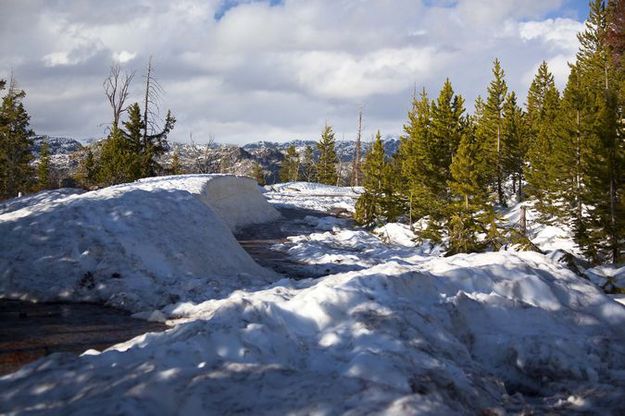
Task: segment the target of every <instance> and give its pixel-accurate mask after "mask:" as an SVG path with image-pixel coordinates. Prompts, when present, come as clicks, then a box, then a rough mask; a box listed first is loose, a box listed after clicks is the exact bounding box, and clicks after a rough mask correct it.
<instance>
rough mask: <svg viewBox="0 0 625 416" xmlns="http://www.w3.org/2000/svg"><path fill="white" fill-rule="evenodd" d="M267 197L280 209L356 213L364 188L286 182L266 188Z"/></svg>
mask: <svg viewBox="0 0 625 416" xmlns="http://www.w3.org/2000/svg"><path fill="white" fill-rule="evenodd" d="M265 189H266V192H265V194H264V195H265V197H266V198H267V199H268V200H269V202H270V203H272V204H274V205H276V206H279V207H291V208H304V209H309V210H314V211H321V212H341V211H345V212H354V210H355V209H354V207H355V205H356V200H357V199H358V197H359V196H360V194H361V193H362V192H363V191H364V190H363V188H362V187H345V186H332V185H323V184H319V183H309V182H286V183H280V184H276V185H267V186H265Z"/></svg>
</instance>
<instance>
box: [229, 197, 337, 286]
mask: <svg viewBox="0 0 625 416" xmlns="http://www.w3.org/2000/svg"><path fill="white" fill-rule="evenodd" d="M277 209H278V211H279V212H280V214H282V217H281V218H279V219H278V220H276V221H273V222H269V223H264V224H255V225H252V226H249V227H246V228H244V229H242V230H240V231H239V232H237V233H236V234H235V237H236V238H237V240H238V241H239V244H240V245H241V247H243V248H244V249H245V251H247V252H248V254H249V255H250V256H251V257H252V258H253V259H254V260H255V261H256V263H258V264H260V265H261V266H263V267H266V268H268V269H271V270H274V271H275V272H277V273H280V274H281V275H284V276H285V277H290V278H291V279H306V278H316V277H321V276H324V275H325V274H326V273H323V272H319V271H317V272H315V271H312V270H311V267H310V265H307V264H305V263H300V262H297V261H295V260H293V259H291V258H289V257H288V256H287V254H286V253H283V252H279V251H276V250H272V249H271V246H273V245H274V244H279V243H283V242H285V241H287V240H286V238H287V237H291V236H296V235H308V234H310V233H314V232H318V231H319V230H316V229H315V228H314V227H313V226H312V225H310V224H309V223H308V222H306V221H305V218H306V217H307V216H310V217H317V218H322V217H327V216H330V215H331V214H328V213H327V212H320V211H313V210H307V209H302V208H283V207H279V208H277ZM315 273H317V274H315Z"/></svg>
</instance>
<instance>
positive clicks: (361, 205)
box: [354, 131, 397, 226]
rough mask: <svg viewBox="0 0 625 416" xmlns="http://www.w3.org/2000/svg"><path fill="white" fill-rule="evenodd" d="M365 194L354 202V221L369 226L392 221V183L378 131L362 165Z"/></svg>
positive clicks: (393, 217) (389, 167) (393, 210)
mask: <svg viewBox="0 0 625 416" xmlns="http://www.w3.org/2000/svg"><path fill="white" fill-rule="evenodd" d="M362 172H363V186H364V188H365V192H364V193H363V194H362V195H361V196H360V197H359V198H358V201H357V202H356V212H355V214H354V219H355V220H356V222H357V223H359V224H362V225H367V226H371V225H373V224H375V223H378V222H381V221H393V220H394V219H395V218H396V214H397V213H396V210H395V207H396V206H397V204H396V201H395V194H394V188H393V183H392V170H391V165H390V164H389V163H388V161H387V160H386V155H385V153H384V145H383V143H382V136H381V135H380V132H379V131H378V132H377V134H376V136H375V140H374V142H373V145H372V146H371V150H370V151H369V152H368V153H367V155H366V156H365V161H364V163H363V164H362Z"/></svg>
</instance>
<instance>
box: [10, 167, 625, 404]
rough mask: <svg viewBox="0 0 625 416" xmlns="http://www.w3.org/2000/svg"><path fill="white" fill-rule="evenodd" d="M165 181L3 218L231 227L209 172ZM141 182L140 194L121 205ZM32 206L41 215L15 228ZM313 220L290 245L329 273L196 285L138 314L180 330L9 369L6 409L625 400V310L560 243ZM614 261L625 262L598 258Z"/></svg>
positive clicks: (300, 191)
mask: <svg viewBox="0 0 625 416" xmlns="http://www.w3.org/2000/svg"><path fill="white" fill-rule="evenodd" d="M210 180H216V179H210ZM165 181H166V182H167V183H166V184H165V183H161V184H160V185H159V184H158V181H156V182H155V183H152V182H151V181H148V182H144V183H139V184H131V185H124V186H121V187H116V188H107V189H105V190H102V191H98V192H99V193H97V192H96V193H86V194H82V195H69V196H63V195H60V196H58V198H56V197H55V198H50V199H49V200H48V201H46V202H42V203H38V202H33V205H31V206H25V207H22V208H20V209H17V210H15V211H9V212H8V213H4V214H2V215H0V227H3V226H5V222H6V221H7V217H5V216H7V215H8V216H10V218H11V221H14V223H12V226H10V227H5V229H6V230H9V231H10V232H16V231H15V230H16V228H17V229H18V230H19V227H16V226H17V225H18V226H20V227H23V228H28V226H29V225H32V224H33V223H35V224H34V225H33V227H35V228H34V229H35V230H37V229H38V228H37V227H38V225H37V224H36V218H35V217H34V214H33V212H36V213H37V215H38V216H40V217H41V216H45V215H48V216H49V215H51V213H55V212H65V211H66V214H64V215H63V216H59V218H61V219H63V220H64V221H65V223H67V227H68V228H71V227H72V223H73V222H75V221H86V219H85V218H86V215H85V216H83V215H82V213H81V211H80V210H78V209H77V208H75V207H73V205H77V206H82V205H83V204H85V205H86V204H87V202H88V201H97V202H91V203H90V205H88V206H85V209H91V210H95V211H94V212H93V214H94V217H97V218H99V217H101V216H104V217H105V218H107V216H109V217H110V216H111V215H112V212H115V210H117V211H120V212H124V211H123V210H122V209H121V208H117V207H119V206H122V207H123V209H125V210H129V209H132V210H135V211H136V212H141V211H142V210H145V211H146V212H151V210H152V209H154V210H156V208H155V206H157V205H159V203H158V201H161V202H160V204H162V205H163V208H164V209H163V210H156V211H157V212H155V213H154V214H155V215H157V216H158V218H159V221H160V223H168V222H170V221H176V220H178V222H177V223H175V224H172V226H171V228H178V227H181V228H184V227H186V228H184V229H181V230H180V231H181V234H183V233H184V234H185V235H188V236H189V237H188V238H189V239H191V240H194V239H195V238H196V237H195V236H196V234H194V232H195V231H194V230H196V229H199V228H201V227H203V226H205V227H207V228H208V227H213V231H211V233H213V234H215V235H222V234H224V235H225V234H228V235H231V234H229V230H228V227H227V226H226V224H225V222H224V221H222V220H221V219H220V217H219V216H218V215H216V214H215V212H216V211H215V210H213V208H211V207H210V206H208V207H207V205H206V204H202V203H200V200H199V196H198V195H201V193H200V192H199V191H198V190H197V189H200V188H196V185H194V184H193V181H194V180H188V181H187V180H183V181H182V182H183V184H178V185H175V186H174V185H170V183H173V182H174V181H173V180H172V179H165ZM170 186H171V188H168V187H170ZM178 186H180V187H185V190H184V191H182V190H180V189H179V188H178ZM144 187H148V188H144ZM147 189H149V190H147ZM344 191H345V192H348V195H349V193H351V192H352V191H351V190H349V189H345V190H344ZM137 192H139V193H141V198H137V199H136V200H135V199H133V200H132V201H127V202H124V200H125V199H126V198H130V196H132V195H134V194H135V193H137ZM324 192H325V194H324ZM332 192H334V193H332ZM209 194H210V193H209ZM328 194H330V195H332V198H334V197H336V198H343V196H342V195H341V194H340V190H337V189H334V187H329V188H326V187H317V186H308V185H300V184H295V185H293V184H292V185H286V186H285V187H278V188H273V190H272V189H268V192H267V193H266V194H265V195H267V196H268V199H269V200H270V201H273V203H274V204H276V205H278V206H280V205H282V206H290V207H293V206H299V207H305V208H309V207H311V206H315V207H316V208H315V209H317V208H319V209H334V208H335V207H336V206H335V205H334V204H333V203H329V204H328V203H326V200H325V197H321V198H320V197H318V195H328ZM192 195H196V196H195V197H194V196H192ZM294 195H298V196H297V198H296V197H295V196H294ZM349 198H352V199H353V195H352V196H349ZM172 199H177V203H170V200H172ZM111 200H113V201H116V202H115V203H114V204H113V203H112V202H110V201H111ZM71 201H74V202H71ZM76 201H80V202H76ZM141 201H144V202H141ZM192 201H195V202H192ZM131 202H132V204H138V205H132V204H131ZM283 204H284V205H283ZM108 205H111V206H108ZM209 205H210V204H209ZM100 206H102V209H101V210H100V208H99V207H100ZM181 206H184V211H183V212H184V215H181V212H182V211H181V208H180V207H181ZM72 207H73V208H72ZM196 211H197V212H196ZM70 213H71V214H72V215H74V216H70ZM135 215H138V214H135V213H133V214H132V215H129V216H128V218H134V217H135ZM170 217H171V218H170ZM23 218H27V219H28V221H29V222H24V223H21V222H20V223H19V224H18V223H17V222H18V221H26V220H22V219H23ZM48 218H51V217H48ZM120 218H121V217H120ZM161 218H162V219H161ZM90 221H94V219H93V218H91V219H90ZM190 221H191V222H193V224H194V225H195V226H194V227H188V223H189V222H190ZM204 221H212V222H211V223H210V224H204ZM304 221H305V222H306V223H308V224H309V225H311V226H312V227H314V230H313V231H314V232H313V233H311V234H308V235H302V236H293V237H290V238H288V239H287V241H286V242H282V243H280V244H277V245H276V246H275V248H276V249H277V250H282V251H284V252H285V253H287V254H288V255H289V256H290V257H291V258H293V260H296V261H298V262H302V263H305V265H307V267H310V270H311V275H314V274H313V273H312V271H314V270H318V269H321V270H325V271H326V275H325V276H323V277H321V278H318V279H304V280H293V279H288V278H283V279H281V280H277V281H275V280H274V281H273V282H269V281H268V280H266V281H265V284H264V285H262V283H261V282H260V281H259V279H258V278H252V277H258V276H260V274H259V273H260V272H258V273H256V274H255V273H250V274H249V275H247V276H248V278H249V280H245V279H240V280H236V279H235V280H236V282H235V283H236V286H235V285H234V284H233V285H232V286H229V290H228V291H227V292H226V291H222V292H220V293H213V292H211V291H208V290H206V291H205V290H203V289H204V287H205V285H206V284H207V283H208V282H207V281H197V282H198V285H197V286H195V290H197V294H196V296H190V295H186V294H185V295H184V296H183V295H181V298H180V299H177V300H172V301H171V302H169V304H168V305H166V306H164V307H153V308H145V309H143V310H142V311H141V312H140V313H139V314H137V315H136V316H139V317H142V318H143V319H151V320H156V321H161V322H162V321H164V320H167V322H168V323H169V324H171V325H173V328H172V329H170V330H168V331H165V332H163V333H149V334H144V335H141V336H139V337H137V338H135V339H133V340H129V341H128V342H125V343H121V344H118V345H115V346H113V347H111V348H109V349H108V350H105V351H102V352H100V351H95V350H89V351H87V352H85V353H84V354H82V355H81V356H80V357H76V356H74V355H71V354H52V355H50V356H49V357H46V358H44V359H41V360H39V361H37V362H34V363H32V364H30V365H27V366H25V367H23V368H22V369H21V370H19V371H18V372H16V373H14V374H11V375H7V376H5V377H2V378H0V414H1V413H12V414H23V413H30V412H36V413H63V414H73V413H89V412H94V413H98V414H111V413H115V414H146V413H147V414H154V413H159V414H160V413H177V414H206V413H208V414H214V413H216V414H223V413H225V414H231V413H251V414H261V415H262V414H286V413H288V414H312V413H314V414H339V413H347V414H370V413H376V414H401V415H403V414H421V415H439V414H445V415H447V414H549V413H556V414H580V413H586V414H623V413H624V412H625V407H624V404H623V400H622V397H623V391H625V307H623V305H622V304H620V303H618V302H617V301H615V300H614V299H612V298H611V297H608V296H606V295H605V294H604V293H603V292H602V291H601V290H600V289H599V288H598V287H597V286H596V285H594V284H593V283H592V282H590V281H589V280H587V279H584V278H582V277H580V276H578V275H576V274H575V273H573V272H572V271H570V270H569V269H567V268H566V267H564V266H563V265H562V264H560V263H559V262H558V261H556V259H555V258H554V256H551V257H550V256H546V255H543V254H540V253H534V252H514V251H500V252H492V253H482V254H461V255H456V256H451V257H441V256H440V255H439V254H440V253H437V252H434V253H430V252H429V250H428V249H427V248H424V247H422V246H419V245H416V244H415V242H414V236H413V234H412V232H411V230H410V228H409V227H407V226H405V225H402V224H388V225H387V226H385V227H383V228H379V229H376V230H375V232H374V233H369V232H366V231H364V230H361V229H354V228H353V227H352V225H351V223H350V222H349V221H347V220H343V219H335V218H332V217H315V216H309V217H306V218H305V220H304ZM57 222H58V221H55V222H54V223H57ZM102 222H103V223H105V220H102ZM108 222H112V220H111V219H110V218H109V219H107V220H106V223H105V225H107V226H108ZM41 223H42V224H43V223H48V224H49V223H50V222H46V221H41ZM124 223H125V227H130V226H131V225H132V224H135V222H133V221H130V220H124ZM129 224H130V225H129ZM185 224H187V225H185ZM146 227H147V226H146ZM110 228H114V227H112V226H110ZM114 230H115V232H116V233H117V235H119V236H121V238H128V237H127V235H126V234H123V233H122V234H119V233H120V232H119V231H118V230H117V229H116V228H114ZM1 231H4V230H1ZM158 231H159V233H160V234H161V235H160V236H159V237H157V236H156V235H147V236H146V237H144V238H143V239H142V241H143V240H145V241H147V242H150V241H152V240H154V241H159V242H162V241H163V240H164V239H163V238H162V236H164V235H167V236H169V235H170V234H172V233H173V232H174V231H173V230H170V229H169V228H167V227H165V230H158ZM536 231H537V232H538V233H540V230H538V229H536ZM146 233H147V231H146ZM97 234H100V233H97ZM21 237H22V238H24V239H25V241H29V240H28V238H27V236H26V235H25V234H21ZM176 238H179V237H176ZM220 238H221V237H220ZM205 240H206V239H205ZM226 240H227V239H226V238H225V237H224V238H223V239H222V241H220V245H219V246H220V248H217V247H213V248H212V249H213V250H221V251H218V254H219V255H220V256H221V257H227V256H229V255H232V254H231V253H234V254H236V253H238V251H237V250H239V249H240V248H236V247H233V246H227V245H228V244H229V243H228V241H226ZM196 242H197V241H196ZM14 243H15V244H17V240H15V241H14ZM20 244H23V242H20ZM179 244H184V242H183V241H181V240H176V244H172V245H171V246H167V247H163V248H162V249H163V253H168V252H170V251H172V250H174V251H175V250H177V249H178V248H177V247H178V245H179ZM199 244H200V248H201V249H202V251H200V250H199V249H197V247H196V250H195V251H189V252H188V253H186V254H187V257H188V258H189V259H188V261H191V259H192V258H194V256H200V257H201V256H202V255H207V254H206V253H209V252H210V251H211V250H210V249H207V248H206V247H205V245H207V244H209V243H208V241H204V242H203V243H199ZM202 244H203V245H204V246H202ZM49 245H50V241H48V242H46V243H45V244H43V243H42V244H41V245H40V246H38V247H37V249H38V250H41V249H42V248H46V247H48V246H49ZM1 248H2V249H3V250H4V249H5V247H1ZM31 249H32V247H31ZM20 255H22V256H23V255H25V253H20ZM39 255H41V254H39ZM163 256H165V258H167V255H166V254H163ZM221 257H220V258H221ZM15 258H19V256H18V257H15ZM32 260H33V259H31V261H32ZM197 261H198V262H199V261H200V260H197ZM224 261H225V260H224ZM2 266H3V265H2V264H0V270H3V269H4V267H2ZM201 266H202V267H213V266H209V265H208V264H201ZM237 267H239V268H240V267H242V264H238V266H237ZM237 270H238V269H237ZM600 272H601V273H603V274H604V275H607V274H609V273H611V274H610V276H616V275H618V274H619V273H620V272H618V271H616V270H613V269H610V270H607V269H599V270H595V273H596V274H600ZM227 279H230V277H229V278H215V279H211V280H210V282H211V283H213V284H214V283H216V282H219V283H221V284H225V283H224V282H226V281H228V282H229V280H227ZM261 280H262V279H261ZM167 290H169V288H168V289H167ZM617 300H620V299H618V298H617Z"/></svg>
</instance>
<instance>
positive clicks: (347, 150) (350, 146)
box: [243, 137, 399, 162]
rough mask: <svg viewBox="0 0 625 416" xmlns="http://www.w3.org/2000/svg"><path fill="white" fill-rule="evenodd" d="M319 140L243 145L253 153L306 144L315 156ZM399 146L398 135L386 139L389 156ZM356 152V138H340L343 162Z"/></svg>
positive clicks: (366, 144) (365, 144)
mask: <svg viewBox="0 0 625 416" xmlns="http://www.w3.org/2000/svg"><path fill="white" fill-rule="evenodd" d="M316 144H317V142H316V141H314V140H291V141H288V142H281V143H278V142H269V141H258V142H254V143H249V144H246V145H243V149H245V150H247V151H250V152H252V153H254V152H256V151H259V150H260V149H271V150H277V151H280V152H282V153H284V152H286V149H287V148H288V147H289V146H295V149H296V150H297V151H298V152H300V153H301V152H302V151H303V150H304V148H306V146H310V147H312V148H313V151H314V154H315V156H316V155H317V147H316ZM362 145H363V154H364V153H366V152H367V150H368V149H369V146H370V145H371V144H370V142H369V141H363V143H362ZM398 148H399V139H398V138H396V137H387V138H386V139H384V150H385V152H386V154H387V155H388V156H392V155H394V154H395V152H397V149H398ZM355 152H356V141H355V140H338V141H337V142H336V153H337V156H338V157H339V160H340V161H341V162H351V161H352V160H353V159H354V155H355Z"/></svg>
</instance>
